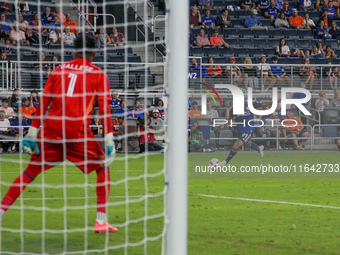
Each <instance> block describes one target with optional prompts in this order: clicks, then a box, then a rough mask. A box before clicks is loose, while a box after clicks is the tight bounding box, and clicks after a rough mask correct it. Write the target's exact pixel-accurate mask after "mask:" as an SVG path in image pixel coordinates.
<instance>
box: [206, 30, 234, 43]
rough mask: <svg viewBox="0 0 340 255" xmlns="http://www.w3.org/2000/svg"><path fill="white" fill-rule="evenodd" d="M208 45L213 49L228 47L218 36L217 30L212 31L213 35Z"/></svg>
mask: <svg viewBox="0 0 340 255" xmlns="http://www.w3.org/2000/svg"><path fill="white" fill-rule="evenodd" d="M210 44H211V46H213V47H221V46H223V45H224V46H229V44H228V43H226V42H225V41H224V40H223V38H222V37H220V36H219V35H218V29H215V30H214V35H213V36H212V37H210Z"/></svg>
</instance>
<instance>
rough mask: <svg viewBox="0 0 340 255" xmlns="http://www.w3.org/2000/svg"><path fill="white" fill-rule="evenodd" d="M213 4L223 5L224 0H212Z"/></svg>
mask: <svg viewBox="0 0 340 255" xmlns="http://www.w3.org/2000/svg"><path fill="white" fill-rule="evenodd" d="M214 6H216V7H224V1H222V0H215V1H214Z"/></svg>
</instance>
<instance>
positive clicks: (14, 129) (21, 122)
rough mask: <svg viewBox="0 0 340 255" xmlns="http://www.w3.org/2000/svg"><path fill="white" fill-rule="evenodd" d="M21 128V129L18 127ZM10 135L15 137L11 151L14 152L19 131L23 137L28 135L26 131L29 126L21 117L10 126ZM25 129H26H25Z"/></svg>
mask: <svg viewBox="0 0 340 255" xmlns="http://www.w3.org/2000/svg"><path fill="white" fill-rule="evenodd" d="M19 126H21V127H19ZM11 127H12V128H11V129H12V133H13V135H14V136H15V137H16V141H14V142H13V145H12V148H11V151H12V152H15V151H16V150H17V148H18V141H19V135H20V130H22V134H23V137H25V136H26V135H27V133H28V129H29V127H30V125H29V124H28V123H27V121H26V120H25V119H24V118H23V117H22V116H19V117H18V118H17V119H16V120H15V121H14V122H13V123H12V125H11ZM25 127H26V128H25Z"/></svg>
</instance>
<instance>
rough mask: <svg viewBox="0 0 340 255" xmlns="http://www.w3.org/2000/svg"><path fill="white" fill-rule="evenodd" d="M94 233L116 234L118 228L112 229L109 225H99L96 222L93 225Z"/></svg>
mask: <svg viewBox="0 0 340 255" xmlns="http://www.w3.org/2000/svg"><path fill="white" fill-rule="evenodd" d="M94 232H95V233H105V232H118V228H114V227H112V226H111V225H110V224H109V223H107V222H105V223H104V224H99V223H98V221H96V222H95V223H94Z"/></svg>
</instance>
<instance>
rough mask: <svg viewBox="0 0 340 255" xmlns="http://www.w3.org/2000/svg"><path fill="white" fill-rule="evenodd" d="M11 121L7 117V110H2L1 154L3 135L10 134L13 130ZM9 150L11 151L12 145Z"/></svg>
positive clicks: (0, 112)
mask: <svg viewBox="0 0 340 255" xmlns="http://www.w3.org/2000/svg"><path fill="white" fill-rule="evenodd" d="M10 127H11V123H10V122H9V120H8V119H7V118H6V113H5V111H0V154H1V153H2V152H3V148H2V144H3V142H1V140H2V139H1V138H2V137H1V136H2V135H8V134H9V133H10V132H11V129H10ZM8 152H11V147H9V148H8Z"/></svg>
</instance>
